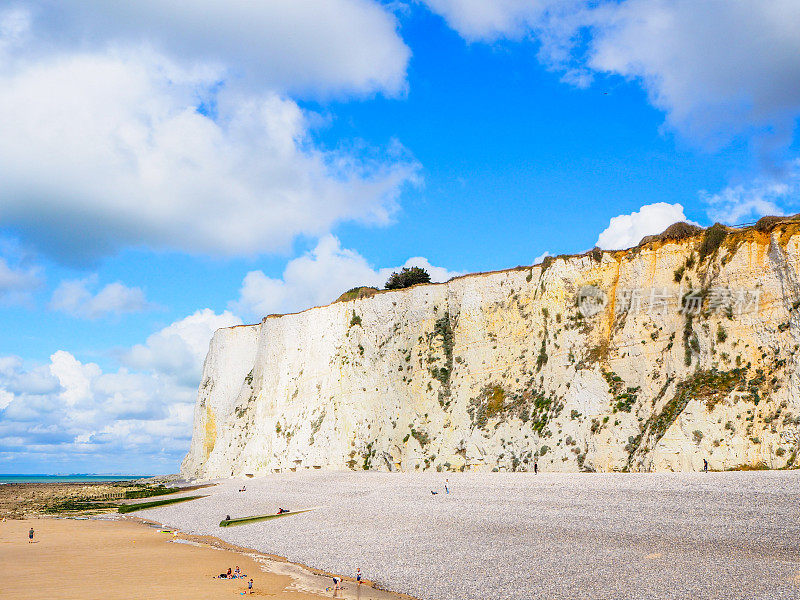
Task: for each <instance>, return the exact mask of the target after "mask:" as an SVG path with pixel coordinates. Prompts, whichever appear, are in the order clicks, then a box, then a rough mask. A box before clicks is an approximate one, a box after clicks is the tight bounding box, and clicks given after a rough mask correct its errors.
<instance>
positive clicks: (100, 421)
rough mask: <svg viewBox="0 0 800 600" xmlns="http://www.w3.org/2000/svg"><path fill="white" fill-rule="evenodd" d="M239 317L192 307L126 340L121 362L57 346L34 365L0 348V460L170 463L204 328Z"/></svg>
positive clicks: (94, 465)
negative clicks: (140, 340) (105, 364)
mask: <svg viewBox="0 0 800 600" xmlns="http://www.w3.org/2000/svg"><path fill="white" fill-rule="evenodd" d="M239 323H241V321H240V320H239V319H237V318H236V317H234V316H233V315H231V314H230V313H223V314H221V315H217V314H215V313H214V312H213V311H211V310H208V309H206V310H202V311H197V312H196V313H194V314H193V315H189V316H188V317H186V318H184V319H181V320H179V321H176V322H175V323H173V324H171V325H170V326H168V327H165V328H164V329H162V330H161V331H159V332H156V333H154V334H153V335H151V336H150V337H149V338H148V339H147V342H146V343H145V344H142V345H138V346H135V347H134V348H132V349H131V350H130V351H129V352H128V353H126V354H125V355H124V356H123V357H122V358H123V361H125V362H126V364H127V366H123V367H121V368H118V369H117V370H116V371H111V370H105V371H104V370H103V369H101V368H100V366H99V365H97V364H95V363H82V362H81V361H79V360H78V359H77V358H76V357H75V356H74V355H72V354H71V353H69V352H66V351H64V350H59V351H57V352H55V353H53V355H52V356H50V360H49V362H48V363H45V364H41V365H33V366H28V365H26V364H25V363H24V362H23V361H22V360H21V359H19V358H18V357H15V356H6V357H0V411H2V412H1V413H0V461H8V460H11V461H13V463H14V464H15V465H21V464H23V463H24V461H26V460H29V461H31V463H32V464H34V465H36V466H38V467H39V468H41V465H42V464H43V463H44V462H47V464H48V466H49V468H50V469H53V470H58V469H59V467H58V466H57V465H58V462H57V461H61V462H66V463H67V464H68V465H69V466H67V467H64V468H65V469H75V468H77V467H76V466H75V465H76V464H78V463H77V461H84V462H83V463H80V464H83V465H85V466H84V467H83V468H85V469H91V470H95V471H96V470H102V469H104V468H106V469H111V470H113V471H114V472H119V471H120V470H125V469H132V470H135V471H139V470H140V469H141V468H142V465H148V467H149V468H154V467H155V468H161V469H162V470H164V471H174V469H175V468H176V466H177V463H178V461H179V459H180V458H181V456H182V455H183V454H184V453H185V452H186V448H187V447H188V443H189V438H190V436H191V426H192V413H193V403H194V399H195V397H196V395H197V386H198V384H199V380H200V371H201V367H202V364H203V359H204V357H205V354H206V351H207V349H208V343H209V340H210V339H211V335H212V333H213V331H214V330H215V329H217V328H218V327H224V326H228V325H235V324H239ZM128 367H135V368H137V369H139V371H133V370H131V369H129V368H128Z"/></svg>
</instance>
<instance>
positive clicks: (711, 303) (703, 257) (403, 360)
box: [182, 219, 800, 478]
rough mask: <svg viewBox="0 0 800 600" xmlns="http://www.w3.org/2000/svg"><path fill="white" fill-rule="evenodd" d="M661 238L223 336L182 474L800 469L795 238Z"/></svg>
mask: <svg viewBox="0 0 800 600" xmlns="http://www.w3.org/2000/svg"><path fill="white" fill-rule="evenodd" d="M673 227H674V226H673ZM715 227H716V226H715ZM671 229H672V228H671ZM669 232H670V230H667V232H666V233H665V234H664V235H662V236H660V237H658V238H657V239H654V240H651V241H649V242H647V243H643V244H641V245H640V246H638V247H636V248H633V249H630V250H624V251H615V252H608V251H606V252H600V251H599V250H595V251H593V252H590V253H587V254H585V255H581V256H571V257H558V258H554V259H546V260H545V262H544V263H543V264H542V265H537V266H534V267H525V268H516V269H511V270H508V271H500V272H494V273H483V274H475V275H467V276H464V277H459V278H456V279H454V280H451V281H449V282H448V283H443V284H429V285H418V286H415V287H412V288H409V289H405V290H399V291H386V292H380V293H377V294H375V295H373V296H371V297H366V298H361V299H356V300H351V301H342V302H336V303H334V304H331V305H329V306H323V307H319V308H313V309H309V310H306V311H304V312H301V313H297V314H289V315H282V316H277V315H275V316H269V317H267V318H265V319H264V320H263V321H262V322H261V323H259V324H256V325H246V326H240V327H232V328H229V329H221V330H219V331H217V332H216V334H215V335H214V338H213V339H212V340H211V345H210V348H209V352H208V356H207V358H206V361H205V366H204V370H203V377H202V383H201V385H200V389H199V392H198V398H197V404H196V407H195V416H194V432H193V438H192V444H191V449H190V451H189V453H188V455H187V456H186V458H185V460H184V462H183V465H182V473H183V474H184V476H187V477H195V478H216V477H228V476H236V475H243V474H246V473H268V472H275V471H288V470H291V471H294V470H302V469H312V468H323V469H384V470H414V469H438V470H461V469H479V470H493V469H500V470H532V469H533V464H534V461H535V460H536V461H538V465H539V468H540V469H542V470H557V471H577V470H582V469H583V470H596V471H612V470H618V471H621V470H631V471H641V470H670V469H671V470H690V469H694V470H697V469H699V468H702V462H703V459H704V458H706V459H707V460H708V462H709V466H710V468H715V469H726V468H741V467H748V466H750V467H770V468H782V467H787V466H793V465H794V463H795V459H796V450H797V431H798V424H800V380H798V360H799V358H798V357H799V355H800V353H798V351H797V350H798V348H799V347H800V346H799V344H800V329H799V326H800V316H799V315H800V308H799V307H800V285H799V282H798V262H797V261H798V256H800V223H798V222H796V221H793V220H784V221H778V220H777V219H775V220H774V221H773V222H768V223H764V224H763V225H761V226H759V227H757V228H747V229H739V230H727V231H724V230H723V228H721V227H716V228H715V229H713V230H712V229H709V230H706V231H705V232H702V231H699V232H694V233H693V235H691V236H689V237H686V235H688V234H687V233H686V232H685V231H684V232H683V233H682V234H679V235H674V236H673V238H677V239H670V236H669V235H667V233H669ZM590 285H591V286H596V288H598V289H600V290H602V291H603V292H604V293H605V294H607V297H608V298H610V301H608V302H607V303H606V304H605V306H602V302H600V303H599V304H598V305H597V306H598V307H599V308H601V310H599V312H597V313H596V314H594V315H592V316H588V317H586V316H584V315H583V314H582V312H587V313H588V311H587V310H583V311H581V310H579V308H580V307H579V305H578V303H577V302H576V297H577V295H578V293H579V291H580V290H581V288H583V287H584V286H590ZM692 288H693V289H696V290H702V291H703V292H702V308H701V310H700V311H699V313H698V314H691V311H688V310H684V311H681V310H679V308H680V305H681V304H682V303H683V304H684V305H686V303H687V302H689V300H681V299H680V298H681V294H685V293H686V292H687V291H688V290H689V289H692ZM632 290H633V291H634V292H633V294H631V291H632ZM639 290H640V291H641V294H642V296H644V300H643V301H642V303H641V305H640V306H638V305H637V302H639V300H638V296H637V294H638V293H639V292H638V291H639ZM725 290H729V292H727V291H725ZM740 292H741V293H740ZM651 293H655V295H654V296H651ZM728 294H730V295H728ZM756 295H757V296H758V298H757V302H755V301H754V300H755V298H756ZM665 298H666V299H667V300H666V301H667V305H666V306H664V299H665ZM651 301H653V304H654V306H650V303H651ZM581 306H583V307H584V309H585V308H586V306H587V305H586V304H583V305H581ZM637 308H638V310H637Z"/></svg>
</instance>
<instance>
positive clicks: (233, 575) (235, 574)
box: [214, 565, 253, 594]
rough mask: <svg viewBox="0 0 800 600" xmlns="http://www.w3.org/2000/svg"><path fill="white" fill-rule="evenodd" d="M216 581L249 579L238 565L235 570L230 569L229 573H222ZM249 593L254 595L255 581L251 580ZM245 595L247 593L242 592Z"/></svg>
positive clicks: (248, 587)
mask: <svg viewBox="0 0 800 600" xmlns="http://www.w3.org/2000/svg"><path fill="white" fill-rule="evenodd" d="M214 579H247V575H245V574H244V573H242V571H241V569H239V565H236V568H235V569H231V568H230V567H228V571H227V573H220V574H219V575H217V576H216V577H215V578H214ZM247 592H248V593H250V594H252V593H253V579H252V578H251V579H250V581H248V582H247ZM242 593H243V594H244V593H245V592H242Z"/></svg>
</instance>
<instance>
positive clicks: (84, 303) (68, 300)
mask: <svg viewBox="0 0 800 600" xmlns="http://www.w3.org/2000/svg"><path fill="white" fill-rule="evenodd" d="M96 283H97V277H90V278H86V279H74V280H69V281H62V282H61V284H59V286H58V287H57V288H56V289H55V291H53V297H52V299H51V300H50V309H51V310H57V311H61V312H65V313H67V314H69V315H72V316H75V317H80V318H84V319H98V318H100V317H105V316H107V315H120V314H123V313H136V312H142V311H145V310H148V309H150V308H152V306H151V304H150V303H149V302H148V301H147V299H146V298H145V295H144V292H143V291H142V290H141V288H138V287H128V286H126V285H124V284H122V283H120V282H119V281H116V282H114V283H109V284H108V285H106V286H105V287H103V288H102V289H101V290H99V291H98V292H97V293H94V294H93V293H92V291H91V289H90V288H91V287H95V285H96Z"/></svg>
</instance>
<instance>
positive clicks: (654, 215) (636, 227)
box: [595, 202, 687, 250]
mask: <svg viewBox="0 0 800 600" xmlns="http://www.w3.org/2000/svg"><path fill="white" fill-rule="evenodd" d="M678 221H687V219H686V215H685V214H683V206H681V205H680V204H667V203H666V202H656V203H655V204H645V205H644V206H642V208H640V209H639V210H638V211H634V212H632V213H631V214H629V215H619V216H618V217H613V218H612V219H611V221H610V222H609V224H608V227H606V228H605V229H604V230H603V232H602V233H601V234H600V236H599V237H598V238H597V243H596V244H595V245H596V246H598V247H599V248H602V249H603V250H620V249H623V248H630V247H632V246H635V245H637V244H638V243H639V242H640V241H641V239H642V238H643V237H644V236H646V235H654V234H657V233H661V232H662V231H664V230H665V229H666V228H667V227H669V226H670V225H672V224H673V223H677V222H678Z"/></svg>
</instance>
